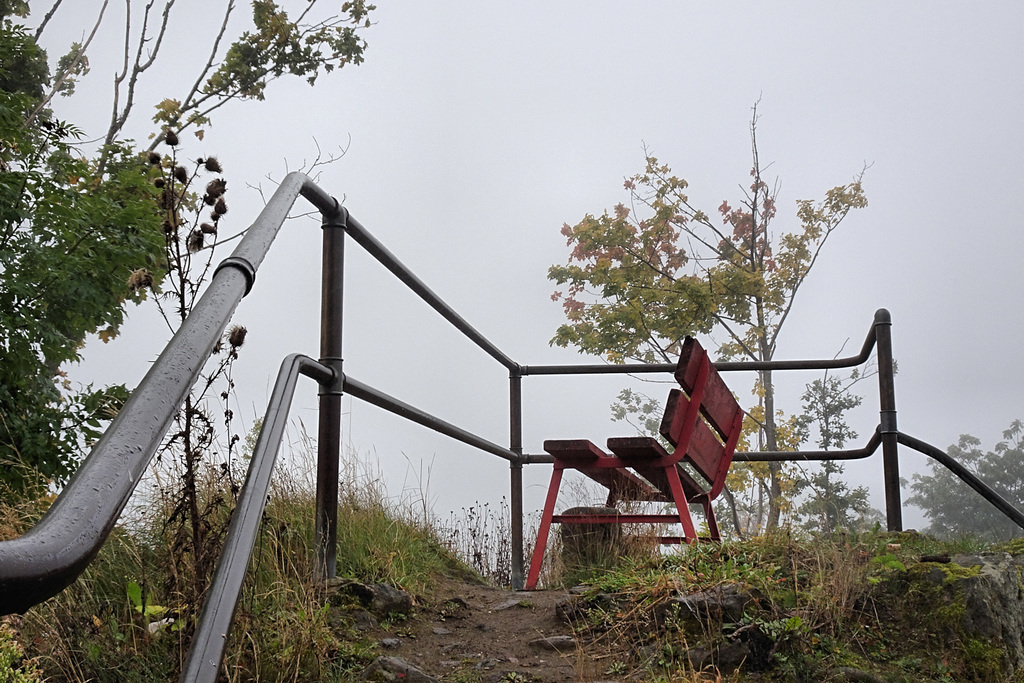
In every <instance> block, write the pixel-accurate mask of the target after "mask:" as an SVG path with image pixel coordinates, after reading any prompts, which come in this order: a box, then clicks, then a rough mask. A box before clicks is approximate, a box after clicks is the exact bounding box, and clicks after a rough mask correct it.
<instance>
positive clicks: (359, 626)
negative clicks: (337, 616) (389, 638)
mask: <svg viewBox="0 0 1024 683" xmlns="http://www.w3.org/2000/svg"><path fill="white" fill-rule="evenodd" d="M355 621H356V624H355V625H356V630H357V631H372V630H373V629H375V628H377V626H378V624H377V619H376V618H375V617H374V616H373V615H372V614H370V613H369V612H367V611H366V610H359V611H358V612H356V617H355Z"/></svg>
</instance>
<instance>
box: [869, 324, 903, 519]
mask: <svg viewBox="0 0 1024 683" xmlns="http://www.w3.org/2000/svg"><path fill="white" fill-rule="evenodd" d="M875 343H876V344H877V346H876V348H877V349H878V395H879V421H880V424H881V428H880V430H879V431H880V434H881V436H882V472H883V478H884V481H885V517H886V524H887V527H888V529H889V531H903V505H902V501H901V496H900V463H899V454H898V452H897V449H898V448H899V445H898V443H897V439H898V438H899V429H898V428H897V426H896V385H895V382H894V374H895V373H894V370H893V358H892V317H891V316H890V315H889V311H887V310H885V309H884V308H880V309H878V311H876V312H875Z"/></svg>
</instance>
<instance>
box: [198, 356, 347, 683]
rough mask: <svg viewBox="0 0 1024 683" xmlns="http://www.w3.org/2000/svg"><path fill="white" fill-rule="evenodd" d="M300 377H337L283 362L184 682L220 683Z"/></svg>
mask: <svg viewBox="0 0 1024 683" xmlns="http://www.w3.org/2000/svg"><path fill="white" fill-rule="evenodd" d="M300 374H302V375H305V376H307V377H312V378H313V379H315V380H316V381H317V382H318V383H320V384H329V383H330V382H331V381H333V380H334V374H335V373H334V371H333V370H332V369H331V368H329V367H327V366H326V365H323V364H322V363H320V362H318V361H315V360H313V359H312V358H310V357H308V356H303V355H300V354H292V355H290V356H288V357H287V358H285V359H284V362H282V363H281V369H280V370H279V371H278V374H277V381H276V382H275V383H274V390H273V392H272V393H271V396H270V402H269V404H268V405H267V412H266V413H265V414H264V416H263V426H262V428H261V429H260V435H259V438H258V439H257V441H256V446H255V447H254V448H253V451H252V457H251V458H250V460H249V471H248V473H247V474H246V477H245V484H244V485H243V486H242V490H241V492H240V493H239V496H238V502H237V503H236V505H235V509H234V512H232V513H231V524H230V525H229V526H228V532H227V536H226V537H225V540H224V548H223V549H222V551H221V554H220V562H219V563H218V564H217V571H216V572H215V573H214V575H213V580H212V581H211V582H210V588H209V590H208V591H207V597H206V604H205V605H204V606H203V613H202V616H201V617H200V618H199V622H198V626H197V627H196V633H195V636H194V637H193V639H192V646H191V649H190V651H189V655H188V660H187V661H186V663H185V668H184V669H183V670H182V674H181V678H180V679H179V680H181V681H182V682H183V683H185V682H188V683H193V682H195V683H215V682H216V680H217V676H218V674H219V672H220V666H221V662H222V660H223V659H224V650H225V647H226V645H227V639H228V633H229V632H230V631H231V625H232V622H233V620H234V616H235V610H236V608H237V607H238V600H239V597H240V596H241V593H242V584H243V583H244V581H245V575H246V572H247V570H248V568H249V560H250V559H251V558H252V551H253V548H255V547H256V540H257V537H258V536H259V530H260V523H261V521H262V518H263V510H264V509H265V508H266V506H267V494H268V492H269V491H270V479H271V474H272V473H273V470H274V462H275V461H276V460H277V454H278V451H280V448H281V440H282V438H283V437H284V432H285V428H286V427H287V424H288V411H289V408H290V407H291V403H292V397H293V396H294V395H295V385H296V383H297V382H298V377H299V375H300Z"/></svg>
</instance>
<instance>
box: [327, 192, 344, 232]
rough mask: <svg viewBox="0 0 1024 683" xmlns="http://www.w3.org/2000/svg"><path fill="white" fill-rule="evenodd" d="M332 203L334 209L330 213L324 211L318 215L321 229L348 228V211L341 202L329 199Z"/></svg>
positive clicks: (333, 198) (334, 198)
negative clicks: (320, 220)
mask: <svg viewBox="0 0 1024 683" xmlns="http://www.w3.org/2000/svg"><path fill="white" fill-rule="evenodd" d="M331 199H332V200H333V201H334V209H333V210H331V211H324V212H322V213H321V214H320V215H321V217H322V219H323V220H322V222H321V224H320V227H321V228H342V229H345V228H348V209H346V208H345V207H344V206H342V205H341V202H339V201H338V200H337V198H336V197H331Z"/></svg>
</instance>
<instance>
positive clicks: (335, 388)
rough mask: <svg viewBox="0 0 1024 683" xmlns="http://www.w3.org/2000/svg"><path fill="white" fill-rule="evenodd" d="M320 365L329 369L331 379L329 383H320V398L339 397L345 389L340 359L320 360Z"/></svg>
mask: <svg viewBox="0 0 1024 683" xmlns="http://www.w3.org/2000/svg"><path fill="white" fill-rule="evenodd" d="M319 360H320V363H321V364H322V365H326V366H327V367H329V368H330V369H331V372H332V373H333V374H332V377H331V381H330V382H320V392H319V395H320V396H341V395H342V394H344V393H345V392H344V389H345V373H344V372H342V359H341V358H321V359H319Z"/></svg>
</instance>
